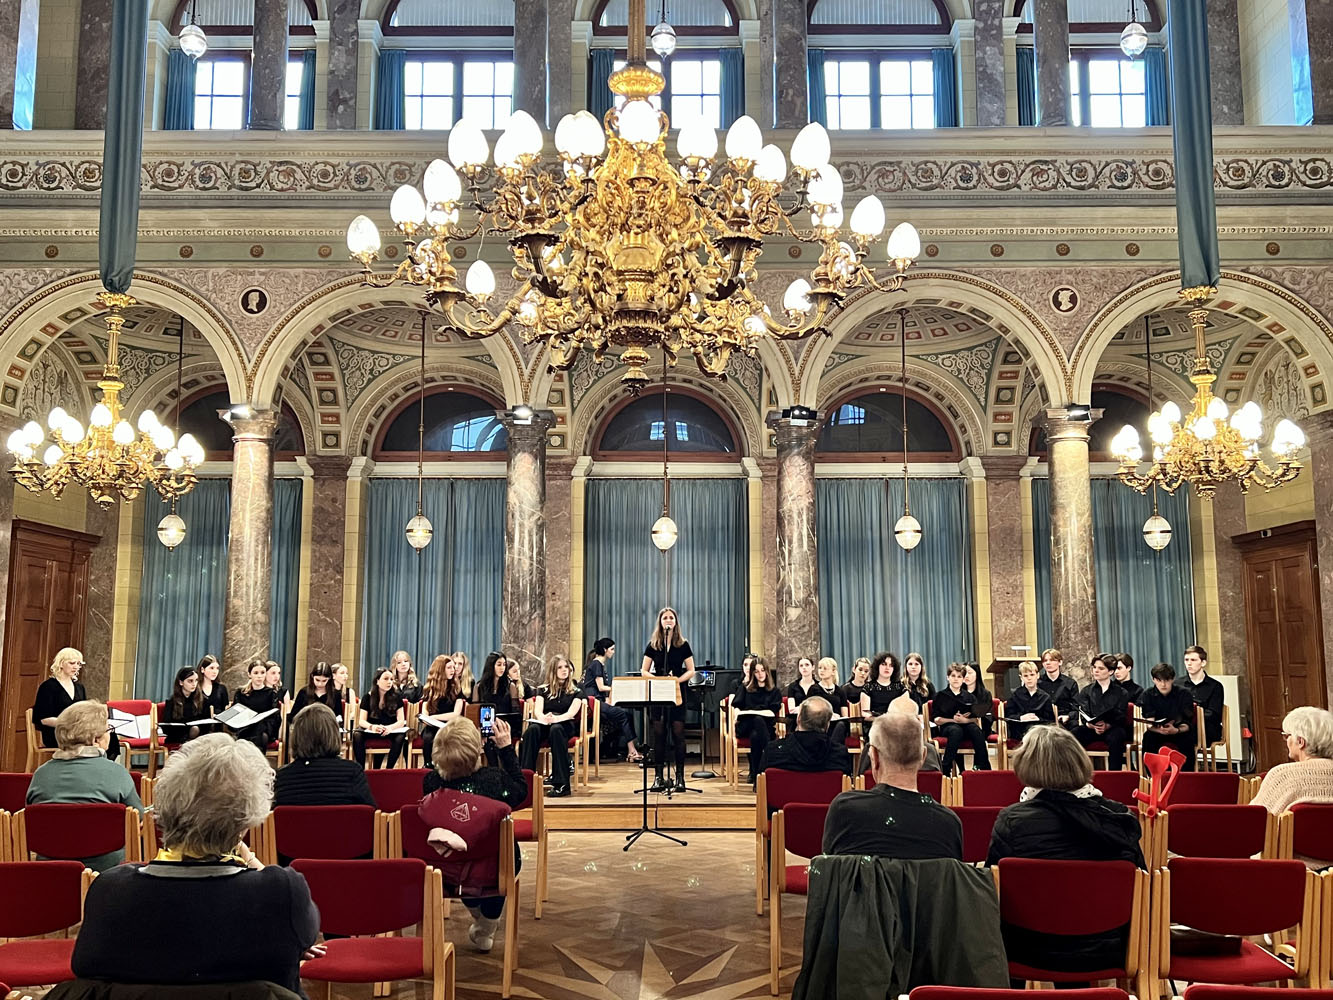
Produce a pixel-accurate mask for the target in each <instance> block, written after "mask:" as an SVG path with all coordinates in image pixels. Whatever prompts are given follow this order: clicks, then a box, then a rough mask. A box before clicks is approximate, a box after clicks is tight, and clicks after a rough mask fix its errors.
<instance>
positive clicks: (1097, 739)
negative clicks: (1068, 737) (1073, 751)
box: [1074, 726, 1129, 771]
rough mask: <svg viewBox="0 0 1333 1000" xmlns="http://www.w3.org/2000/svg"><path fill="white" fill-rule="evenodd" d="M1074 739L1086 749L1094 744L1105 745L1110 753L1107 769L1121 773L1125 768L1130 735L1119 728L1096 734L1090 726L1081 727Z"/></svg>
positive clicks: (1075, 731) (1114, 727)
mask: <svg viewBox="0 0 1333 1000" xmlns="http://www.w3.org/2000/svg"><path fill="white" fill-rule="evenodd" d="M1074 739H1076V740H1078V741H1079V742H1080V743H1082V744H1083V746H1084V747H1087V746H1090V745H1091V744H1093V743H1105V744H1106V749H1107V750H1108V751H1109V760H1108V761H1107V765H1106V766H1107V767H1109V768H1110V769H1111V770H1112V771H1119V770H1120V769H1121V768H1122V767H1124V766H1125V745H1126V744H1127V743H1129V733H1127V732H1125V731H1124V730H1123V729H1121V728H1119V727H1118V726H1112V727H1111V728H1110V729H1108V730H1107V731H1106V732H1104V733H1098V732H1095V731H1094V730H1093V729H1092V728H1091V727H1089V726H1079V727H1078V728H1077V729H1075V730H1074Z"/></svg>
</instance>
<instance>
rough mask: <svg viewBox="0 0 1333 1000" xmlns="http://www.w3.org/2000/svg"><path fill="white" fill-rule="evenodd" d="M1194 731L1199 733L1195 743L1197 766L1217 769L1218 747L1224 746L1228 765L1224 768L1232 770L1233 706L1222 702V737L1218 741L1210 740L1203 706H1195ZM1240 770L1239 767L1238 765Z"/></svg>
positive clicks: (1203, 768)
mask: <svg viewBox="0 0 1333 1000" xmlns="http://www.w3.org/2000/svg"><path fill="white" fill-rule="evenodd" d="M1194 727H1195V728H1194V732H1195V733H1196V734H1197V736H1196V741H1195V744H1194V758H1195V761H1196V764H1195V766H1196V767H1198V768H1199V769H1200V770H1207V771H1216V770H1217V748H1218V747H1222V748H1223V750H1224V751H1225V757H1224V760H1226V764H1227V766H1226V767H1225V768H1224V770H1227V771H1230V770H1231V706H1230V705H1228V704H1226V702H1223V703H1222V738H1221V739H1220V740H1217V741H1216V742H1213V743H1209V742H1208V731H1207V730H1206V729H1205V728H1204V724H1203V706H1202V705H1195V706H1194ZM1237 770H1239V767H1237Z"/></svg>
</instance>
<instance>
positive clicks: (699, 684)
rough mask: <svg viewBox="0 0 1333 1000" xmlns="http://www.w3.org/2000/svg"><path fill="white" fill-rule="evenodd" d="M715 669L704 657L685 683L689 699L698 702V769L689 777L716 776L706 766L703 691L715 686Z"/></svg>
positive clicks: (710, 690) (705, 718)
mask: <svg viewBox="0 0 1333 1000" xmlns="http://www.w3.org/2000/svg"><path fill="white" fill-rule="evenodd" d="M716 669H717V668H716V667H715V666H713V663H712V661H711V660H707V659H705V660H704V665H703V666H702V667H701V668H699V669H698V670H696V671H695V673H694V676H693V677H691V678H690V679H689V682H688V683H687V684H686V685H685V686H686V687H687V688H688V689H689V693H690V695H691V696H692V698H691V700H695V699H697V700H698V702H699V705H698V708H699V770H697V771H694V772H692V773H691V774H690V777H691V778H704V779H707V778H716V777H717V772H715V771H714V770H713V769H712V768H710V767H709V766H708V723H707V719H708V709H707V707H706V705H705V691H708V692H710V693H711V692H713V691H714V690H716V688H717V673H716V672H715V671H716ZM710 700H711V699H710ZM687 791H691V792H701V789H698V788H690V789H687ZM701 793H702V792H701Z"/></svg>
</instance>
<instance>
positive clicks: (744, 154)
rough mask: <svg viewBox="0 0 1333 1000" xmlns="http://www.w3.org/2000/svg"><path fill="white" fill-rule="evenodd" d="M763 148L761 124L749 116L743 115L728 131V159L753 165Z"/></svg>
mask: <svg viewBox="0 0 1333 1000" xmlns="http://www.w3.org/2000/svg"><path fill="white" fill-rule="evenodd" d="M763 148H764V134H763V133H762V132H760V131H759V123H758V122H756V121H755V120H754V119H753V118H751V117H750V116H749V115H741V116H740V117H739V118H737V119H736V121H735V122H733V123H732V126H731V128H729V129H727V145H726V151H727V159H729V160H743V161H745V162H747V163H753V162H754V161H755V160H757V159H758V158H759V152H760V150H762V149H763Z"/></svg>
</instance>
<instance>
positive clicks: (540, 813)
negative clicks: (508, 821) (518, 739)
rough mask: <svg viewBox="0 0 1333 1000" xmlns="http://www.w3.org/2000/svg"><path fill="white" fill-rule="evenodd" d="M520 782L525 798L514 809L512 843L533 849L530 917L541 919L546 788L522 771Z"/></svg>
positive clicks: (545, 845) (532, 773)
mask: <svg viewBox="0 0 1333 1000" xmlns="http://www.w3.org/2000/svg"><path fill="white" fill-rule="evenodd" d="M523 778H524V780H525V781H527V783H528V797H527V798H525V799H524V800H523V801H522V802H521V803H519V805H518V806H517V808H515V809H514V812H513V817H514V840H515V841H516V842H517V843H520V844H536V845H537V879H536V881H537V889H536V903H535V905H534V906H533V916H534V917H536V919H538V920H540V919H541V918H542V904H543V903H545V902H546V900H547V894H546V862H547V856H546V851H547V836H546V834H547V830H546V786H545V785H543V784H542V782H541V779H540V778H539V777H538V776H537V774H536V772H534V771H529V770H528V769H527V768H524V769H523Z"/></svg>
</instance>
